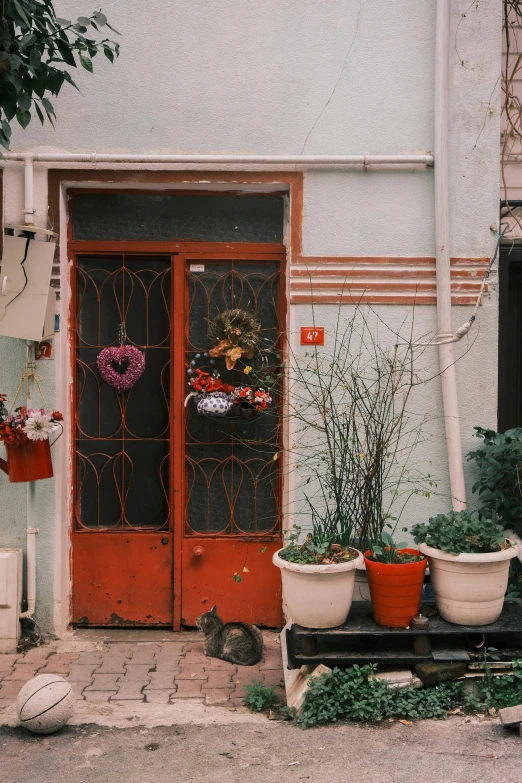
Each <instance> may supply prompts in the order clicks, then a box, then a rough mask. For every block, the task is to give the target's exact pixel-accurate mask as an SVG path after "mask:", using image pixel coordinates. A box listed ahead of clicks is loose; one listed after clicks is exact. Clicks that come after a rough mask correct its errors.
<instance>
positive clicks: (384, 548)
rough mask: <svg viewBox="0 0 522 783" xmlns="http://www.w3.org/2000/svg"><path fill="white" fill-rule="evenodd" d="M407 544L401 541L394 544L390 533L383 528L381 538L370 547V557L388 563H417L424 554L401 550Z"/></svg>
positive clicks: (422, 558)
mask: <svg viewBox="0 0 522 783" xmlns="http://www.w3.org/2000/svg"><path fill="white" fill-rule="evenodd" d="M406 546H407V544H406V543H405V542H404V541H403V542H402V543H400V544H396V543H395V542H394V540H393V536H392V534H391V533H387V532H386V531H385V530H383V532H382V533H381V540H380V541H379V542H378V543H377V544H374V545H373V547H372V554H371V559H372V560H376V561H377V562H378V563H388V564H389V565H393V564H396V565H399V564H404V563H417V562H418V561H419V560H424V555H420V556H419V555H411V554H410V553H409V552H401V551H400V550H401V549H404V547H406Z"/></svg>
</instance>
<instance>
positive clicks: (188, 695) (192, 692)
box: [176, 680, 203, 699]
mask: <svg viewBox="0 0 522 783" xmlns="http://www.w3.org/2000/svg"><path fill="white" fill-rule="evenodd" d="M176 685H177V690H176V699H178V698H179V699H193V698H195V697H197V696H202V695H203V693H202V690H201V682H199V681H194V682H191V681H190V680H180V682H176Z"/></svg>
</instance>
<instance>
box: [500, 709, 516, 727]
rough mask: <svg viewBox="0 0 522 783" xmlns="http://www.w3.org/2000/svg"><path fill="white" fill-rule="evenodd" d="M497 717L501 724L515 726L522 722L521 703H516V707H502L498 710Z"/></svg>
mask: <svg viewBox="0 0 522 783" xmlns="http://www.w3.org/2000/svg"><path fill="white" fill-rule="evenodd" d="M498 717H499V718H500V720H501V723H502V725H503V726H517V725H518V724H519V723H522V704H517V705H516V707H504V709H502V710H499V711H498Z"/></svg>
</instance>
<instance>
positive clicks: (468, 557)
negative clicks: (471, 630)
mask: <svg viewBox="0 0 522 783" xmlns="http://www.w3.org/2000/svg"><path fill="white" fill-rule="evenodd" d="M419 549H420V551H421V552H422V554H423V555H427V556H428V559H429V563H430V575H431V584H432V585H433V589H434V590H435V602H436V604H437V609H438V612H439V614H440V616H441V617H443V618H444V620H447V621H448V622H449V623H454V624H455V625H489V623H494V622H495V620H498V618H499V616H500V613H501V611H502V607H503V605H504V595H505V593H506V588H507V583H508V577H509V561H510V560H511V558H512V557H515V556H516V555H517V554H518V546H516V545H515V546H511V547H509V548H508V549H503V550H502V551H500V552H486V553H483V554H468V553H467V552H463V553H462V554H460V555H450V554H449V553H448V552H443V551H442V550H441V549H434V548H433V547H431V546H427V545H426V544H419Z"/></svg>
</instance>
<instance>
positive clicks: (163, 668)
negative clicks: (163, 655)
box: [155, 658, 185, 673]
mask: <svg viewBox="0 0 522 783" xmlns="http://www.w3.org/2000/svg"><path fill="white" fill-rule="evenodd" d="M184 660H185V659H184V658H173V659H172V660H171V661H165V662H164V663H162V662H161V661H156V667H155V668H156V671H157V672H165V673H168V672H174V673H176V672H180V671H181V669H180V666H181V665H182V664H183V662H184Z"/></svg>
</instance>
